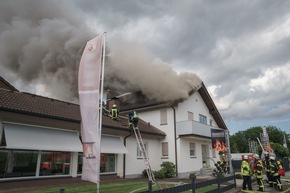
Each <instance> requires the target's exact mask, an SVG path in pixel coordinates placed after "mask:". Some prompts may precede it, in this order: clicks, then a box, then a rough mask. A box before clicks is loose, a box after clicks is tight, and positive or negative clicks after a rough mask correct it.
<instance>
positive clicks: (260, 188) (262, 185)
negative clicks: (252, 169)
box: [257, 177, 265, 192]
mask: <svg viewBox="0 0 290 193" xmlns="http://www.w3.org/2000/svg"><path fill="white" fill-rule="evenodd" d="M257 183H258V185H259V191H261V192H265V186H264V182H263V178H261V177H257Z"/></svg>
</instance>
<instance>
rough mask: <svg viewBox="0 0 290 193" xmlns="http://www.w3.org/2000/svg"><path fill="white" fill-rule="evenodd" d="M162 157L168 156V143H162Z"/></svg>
mask: <svg viewBox="0 0 290 193" xmlns="http://www.w3.org/2000/svg"><path fill="white" fill-rule="evenodd" d="M162 156H165V157H166V156H168V142H164V143H162Z"/></svg>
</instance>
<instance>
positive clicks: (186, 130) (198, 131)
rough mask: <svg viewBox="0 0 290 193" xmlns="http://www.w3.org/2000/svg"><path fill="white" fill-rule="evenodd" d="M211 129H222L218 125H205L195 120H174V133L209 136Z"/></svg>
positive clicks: (178, 134)
mask: <svg viewBox="0 0 290 193" xmlns="http://www.w3.org/2000/svg"><path fill="white" fill-rule="evenodd" d="M211 129H217V130H223V129H221V128H218V127H213V126H210V125H205V124H202V123H199V122H196V121H178V122H176V135H177V136H180V135H199V136H204V137H211Z"/></svg>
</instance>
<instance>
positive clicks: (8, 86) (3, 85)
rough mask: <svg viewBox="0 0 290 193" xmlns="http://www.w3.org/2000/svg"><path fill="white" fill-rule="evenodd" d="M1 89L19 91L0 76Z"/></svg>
mask: <svg viewBox="0 0 290 193" xmlns="http://www.w3.org/2000/svg"><path fill="white" fill-rule="evenodd" d="M0 89H7V90H13V91H18V90H17V89H16V88H15V87H14V86H12V85H11V84H10V83H9V82H7V81H6V80H5V79H4V78H3V77H2V76H0Z"/></svg>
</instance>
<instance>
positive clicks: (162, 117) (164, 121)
mask: <svg viewBox="0 0 290 193" xmlns="http://www.w3.org/2000/svg"><path fill="white" fill-rule="evenodd" d="M160 125H167V109H163V110H161V111H160Z"/></svg>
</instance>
